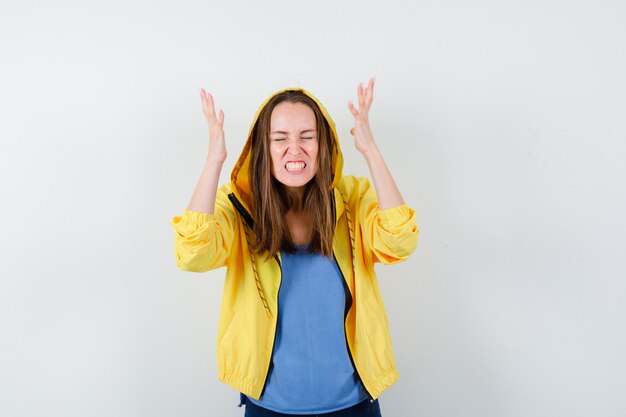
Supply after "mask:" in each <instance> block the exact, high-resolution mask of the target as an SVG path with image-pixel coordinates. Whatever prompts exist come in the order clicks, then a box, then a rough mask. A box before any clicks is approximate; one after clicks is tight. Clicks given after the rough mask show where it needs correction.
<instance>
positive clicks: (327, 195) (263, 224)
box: [249, 90, 335, 256]
mask: <svg viewBox="0 0 626 417" xmlns="http://www.w3.org/2000/svg"><path fill="white" fill-rule="evenodd" d="M284 101H286V102H290V103H302V104H305V105H307V106H308V107H310V108H311V110H313V113H315V119H316V127H317V141H318V153H317V167H318V168H317V172H316V174H315V176H314V177H313V178H312V179H311V180H310V181H309V182H308V183H307V184H306V185H305V189H304V205H303V206H304V211H305V213H306V216H307V218H308V219H309V221H310V222H311V224H312V225H313V234H312V238H311V243H310V245H309V252H316V253H321V254H323V255H326V256H331V255H332V246H333V235H334V232H335V221H334V218H333V200H332V190H331V189H330V185H331V184H332V181H333V178H334V172H333V166H332V161H331V159H332V158H331V156H332V155H333V151H334V147H335V142H334V140H333V138H332V137H331V135H332V132H331V130H330V127H329V125H328V122H327V121H326V118H325V117H324V115H323V114H322V112H321V110H320V108H319V107H318V105H317V104H316V103H315V101H313V99H311V98H310V97H309V96H307V95H306V94H304V93H303V92H301V91H294V90H287V91H284V92H282V93H280V94H278V95H276V96H274V97H273V98H272V99H270V101H269V102H268V103H267V104H266V105H265V107H264V108H263V109H262V110H261V112H260V114H259V117H258V119H257V122H256V123H255V125H254V128H253V131H252V161H251V163H250V171H249V176H250V182H251V186H252V196H253V198H254V214H255V216H254V218H255V223H254V232H255V234H256V237H257V239H256V241H255V242H253V243H251V246H252V250H253V251H254V252H256V253H263V252H266V251H267V254H268V255H269V256H272V255H274V254H275V253H277V252H278V251H280V250H285V251H287V252H290V253H294V252H295V251H296V248H295V246H294V242H293V239H292V238H291V233H290V232H289V227H288V225H287V221H286V214H287V212H288V211H289V209H290V207H291V206H292V201H291V199H290V197H289V195H288V194H287V192H286V190H285V188H284V186H283V185H282V184H281V183H280V182H279V181H278V180H276V178H274V176H273V175H272V173H271V156H270V120H271V116H272V111H273V110H274V107H276V106H277V105H278V104H279V103H282V102H284Z"/></svg>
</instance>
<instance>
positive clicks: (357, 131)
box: [348, 77, 377, 156]
mask: <svg viewBox="0 0 626 417" xmlns="http://www.w3.org/2000/svg"><path fill="white" fill-rule="evenodd" d="M375 81H376V78H374V77H372V78H370V81H369V83H368V84H367V87H366V88H364V87H363V85H362V84H361V83H359V87H358V88H357V95H358V98H359V108H358V109H356V108H355V107H354V104H352V101H350V102H349V103H348V109H349V110H350V113H352V115H353V116H354V128H352V129H350V134H351V135H352V136H354V145H355V146H356V149H357V150H358V151H359V152H361V153H362V154H363V155H364V156H365V155H367V153H369V152H370V151H372V150H375V149H377V148H376V143H375V142H374V135H373V134H372V129H371V128H370V121H369V111H370V107H371V105H372V100H373V98H374V82H375Z"/></svg>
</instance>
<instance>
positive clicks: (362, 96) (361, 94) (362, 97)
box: [358, 83, 365, 109]
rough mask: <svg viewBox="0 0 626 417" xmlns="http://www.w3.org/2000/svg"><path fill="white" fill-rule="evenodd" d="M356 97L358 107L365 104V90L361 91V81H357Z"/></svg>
mask: <svg viewBox="0 0 626 417" xmlns="http://www.w3.org/2000/svg"><path fill="white" fill-rule="evenodd" d="M358 97H359V109H360V108H362V107H364V106H365V92H364V91H363V83H359V90H358Z"/></svg>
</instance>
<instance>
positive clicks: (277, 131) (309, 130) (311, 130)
mask: <svg viewBox="0 0 626 417" xmlns="http://www.w3.org/2000/svg"><path fill="white" fill-rule="evenodd" d="M307 132H315V129H307V130H303V131H302V132H300V133H307ZM270 133H282V134H285V135H286V134H287V133H289V132H285V131H284V130H275V131H273V132H270Z"/></svg>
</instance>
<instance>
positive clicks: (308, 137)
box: [302, 136, 313, 139]
mask: <svg viewBox="0 0 626 417" xmlns="http://www.w3.org/2000/svg"><path fill="white" fill-rule="evenodd" d="M302 139H313V138H312V137H311V136H307V137H304V136H303V137H302Z"/></svg>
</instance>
